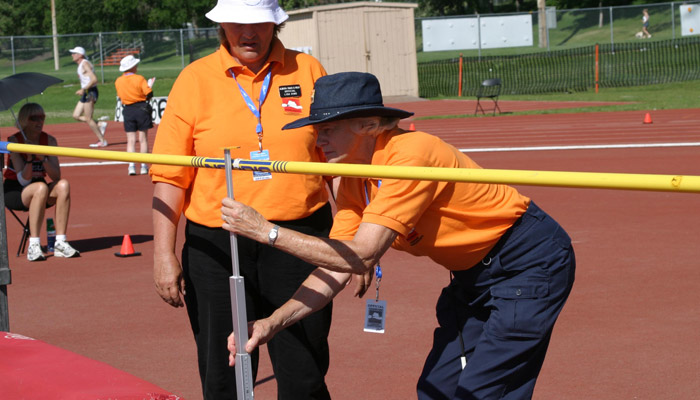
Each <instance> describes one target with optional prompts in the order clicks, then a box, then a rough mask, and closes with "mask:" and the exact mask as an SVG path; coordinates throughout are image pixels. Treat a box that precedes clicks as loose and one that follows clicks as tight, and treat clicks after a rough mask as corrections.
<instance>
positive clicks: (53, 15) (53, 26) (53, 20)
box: [51, 0, 59, 71]
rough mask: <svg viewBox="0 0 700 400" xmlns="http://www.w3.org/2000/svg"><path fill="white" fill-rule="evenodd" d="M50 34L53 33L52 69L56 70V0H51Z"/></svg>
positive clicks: (57, 65) (57, 64)
mask: <svg viewBox="0 0 700 400" xmlns="http://www.w3.org/2000/svg"><path fill="white" fill-rule="evenodd" d="M51 34H52V35H53V69H54V70H55V71H58V67H59V63H58V29H57V28H56V0H51Z"/></svg>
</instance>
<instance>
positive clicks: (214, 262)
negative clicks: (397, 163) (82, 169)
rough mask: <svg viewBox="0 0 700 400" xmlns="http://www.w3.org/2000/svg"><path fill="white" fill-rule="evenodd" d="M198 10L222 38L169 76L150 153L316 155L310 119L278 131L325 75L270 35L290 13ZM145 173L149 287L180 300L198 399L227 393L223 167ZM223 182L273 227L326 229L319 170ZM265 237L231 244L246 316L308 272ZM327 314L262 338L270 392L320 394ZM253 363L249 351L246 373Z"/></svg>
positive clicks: (321, 232) (228, 7)
mask: <svg viewBox="0 0 700 400" xmlns="http://www.w3.org/2000/svg"><path fill="white" fill-rule="evenodd" d="M206 16H207V17H208V18H209V19H210V20H212V21H214V22H217V23H219V24H220V27H219V38H220V42H221V46H220V47H219V49H218V50H217V51H216V52H215V53H213V54H210V55H208V56H205V57H203V58H200V59H199V60H197V61H195V62H193V63H191V64H190V65H188V66H187V67H186V68H185V69H184V70H183V71H182V72H181V73H180V75H179V76H178V78H177V80H176V81H175V84H174V85H173V88H172V90H171V92H170V94H169V96H168V107H167V108H166V110H165V112H164V114H163V117H162V120H161V123H160V124H159V125H158V131H157V133H156V138H155V143H154V146H153V149H152V151H153V152H154V153H157V154H175V155H189V156H198V157H215V158H222V157H223V156H224V148H230V149H231V155H232V157H234V158H246V159H247V158H256V159H272V158H280V159H289V160H298V161H321V157H322V153H321V151H320V149H319V148H318V147H317V146H316V134H315V132H314V129H313V127H306V128H302V129H297V130H294V131H282V127H283V126H284V125H285V124H288V123H290V122H292V121H294V120H296V119H297V118H299V117H303V116H306V115H308V112H309V106H310V104H311V98H312V90H313V83H314V82H315V81H316V79H318V78H320V77H321V76H323V75H326V72H325V70H324V69H323V67H322V65H321V64H320V63H319V62H318V60H316V59H315V58H313V57H312V56H310V55H308V54H304V53H301V52H297V51H292V50H288V49H285V48H284V45H283V44H282V42H281V41H280V40H279V39H278V38H277V32H278V31H279V30H280V29H281V24H282V23H283V22H284V21H285V20H286V19H287V18H288V17H287V14H286V13H285V12H284V10H282V9H281V8H280V7H279V5H278V3H277V1H276V0H260V1H254V2H251V1H244V0H219V1H218V2H217V4H216V6H215V7H214V8H213V9H212V10H211V11H209V12H208V13H207V14H206ZM150 174H151V177H152V180H153V182H154V191H153V226H154V228H153V229H154V280H155V285H156V290H157V292H158V294H159V295H160V296H161V297H162V298H163V300H164V301H166V302H167V303H168V304H170V305H172V306H174V307H181V306H183V305H184V306H186V308H187V312H188V316H189V318H190V323H191V326H192V331H193V333H194V336H195V342H196V345H197V356H198V362H199V373H200V376H201V381H202V387H203V392H204V398H205V399H224V398H226V399H230V398H235V397H236V388H235V369H234V368H231V367H229V365H228V350H227V348H226V339H227V336H228V334H229V333H230V332H231V330H232V318H231V315H232V314H231V299H230V292H229V277H230V276H231V275H232V260H231V243H230V234H229V232H227V231H225V230H223V229H222V228H221V224H222V223H221V218H220V217H221V214H220V209H219V208H220V205H219V202H220V200H221V198H222V197H224V196H226V193H227V189H226V178H225V171H223V170H221V169H211V168H199V169H195V168H191V167H178V166H167V165H152V166H151V169H150ZM233 187H234V193H235V194H236V198H237V199H239V200H240V201H242V202H244V203H246V204H250V205H251V206H253V207H255V208H256V209H258V210H260V212H262V213H263V214H264V215H265V217H266V218H267V219H269V220H271V221H275V224H276V226H280V227H285V228H287V229H294V230H298V231H301V232H304V233H305V234H309V235H313V236H324V237H326V236H327V235H328V233H329V232H330V227H331V224H332V214H331V207H330V205H329V203H328V198H329V196H328V191H327V189H326V185H325V182H324V179H323V178H322V177H319V176H310V175H287V176H280V175H276V176H273V175H271V174H265V173H261V174H260V173H250V172H247V173H237V172H236V173H234V174H233ZM181 213H184V216H185V218H186V222H185V229H184V230H185V240H184V247H183V251H182V263H180V261H179V260H178V256H177V255H176V254H175V252H176V249H175V247H176V237H177V227H178V223H179V219H180V214H181ZM273 233H274V230H273ZM272 244H274V235H272V234H271V235H270V237H269V238H268V241H267V242H265V243H262V244H259V243H257V242H255V241H251V240H249V239H246V238H239V240H238V244H237V246H238V260H239V265H240V272H241V275H243V277H244V279H245V292H246V312H247V315H248V317H249V318H250V319H259V318H264V317H266V316H268V315H269V314H270V313H272V311H274V310H275V309H276V308H277V307H279V306H281V305H282V304H284V302H286V301H287V300H288V299H289V298H290V297H291V296H292V295H293V294H294V291H295V290H296V288H297V287H298V286H299V285H300V284H301V283H302V282H303V281H304V280H305V279H306V278H307V277H308V275H309V274H310V273H311V272H312V271H313V270H314V269H315V266H313V265H311V264H308V263H305V262H303V261H301V260H299V259H298V258H296V257H293V256H290V255H288V254H286V253H284V252H282V251H279V250H276V249H274V248H273V247H272V246H271V245H272ZM183 300H184V301H183ZM331 310H332V307H331V305H330V304H328V305H327V306H326V307H324V308H322V309H321V310H320V311H319V312H317V313H316V314H314V315H313V316H311V317H310V318H307V319H306V320H305V321H301V322H300V323H299V324H297V325H294V326H293V327H290V329H287V330H285V331H283V332H281V333H280V334H279V335H278V336H277V338H275V339H276V340H273V341H271V342H270V343H268V352H269V354H270V358H271V361H272V367H273V370H274V374H275V380H276V381H277V392H278V393H279V398H281V399H327V398H330V394H329V392H328V388H327V386H326V383H325V375H326V373H327V371H328V364H329V349H328V340H327V336H328V333H329V330H330V325H331ZM257 363H258V354H257V352H254V353H252V354H251V364H252V368H253V376H254V377H255V373H256V372H257Z"/></svg>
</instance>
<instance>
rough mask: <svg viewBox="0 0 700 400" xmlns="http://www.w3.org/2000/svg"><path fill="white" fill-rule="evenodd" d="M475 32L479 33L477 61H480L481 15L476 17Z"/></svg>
mask: <svg viewBox="0 0 700 400" xmlns="http://www.w3.org/2000/svg"><path fill="white" fill-rule="evenodd" d="M476 30H477V32H479V61H481V15H479V14H477V15H476Z"/></svg>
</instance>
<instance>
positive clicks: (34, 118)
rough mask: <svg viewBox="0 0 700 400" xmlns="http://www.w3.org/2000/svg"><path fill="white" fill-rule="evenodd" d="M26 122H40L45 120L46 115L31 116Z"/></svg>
mask: <svg viewBox="0 0 700 400" xmlns="http://www.w3.org/2000/svg"><path fill="white" fill-rule="evenodd" d="M27 119H28V120H30V121H32V122H41V121H43V120H45V119H46V115H32V116H31V117H29V118H27Z"/></svg>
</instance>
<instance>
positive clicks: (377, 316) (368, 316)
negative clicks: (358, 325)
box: [365, 299, 386, 333]
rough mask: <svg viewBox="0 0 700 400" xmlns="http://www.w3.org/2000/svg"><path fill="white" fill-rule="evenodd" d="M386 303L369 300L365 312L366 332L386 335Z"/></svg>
mask: <svg viewBox="0 0 700 400" xmlns="http://www.w3.org/2000/svg"><path fill="white" fill-rule="evenodd" d="M385 321H386V301H385V300H373V299H367V307H366V310H365V332H373V333H384V322H385Z"/></svg>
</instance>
